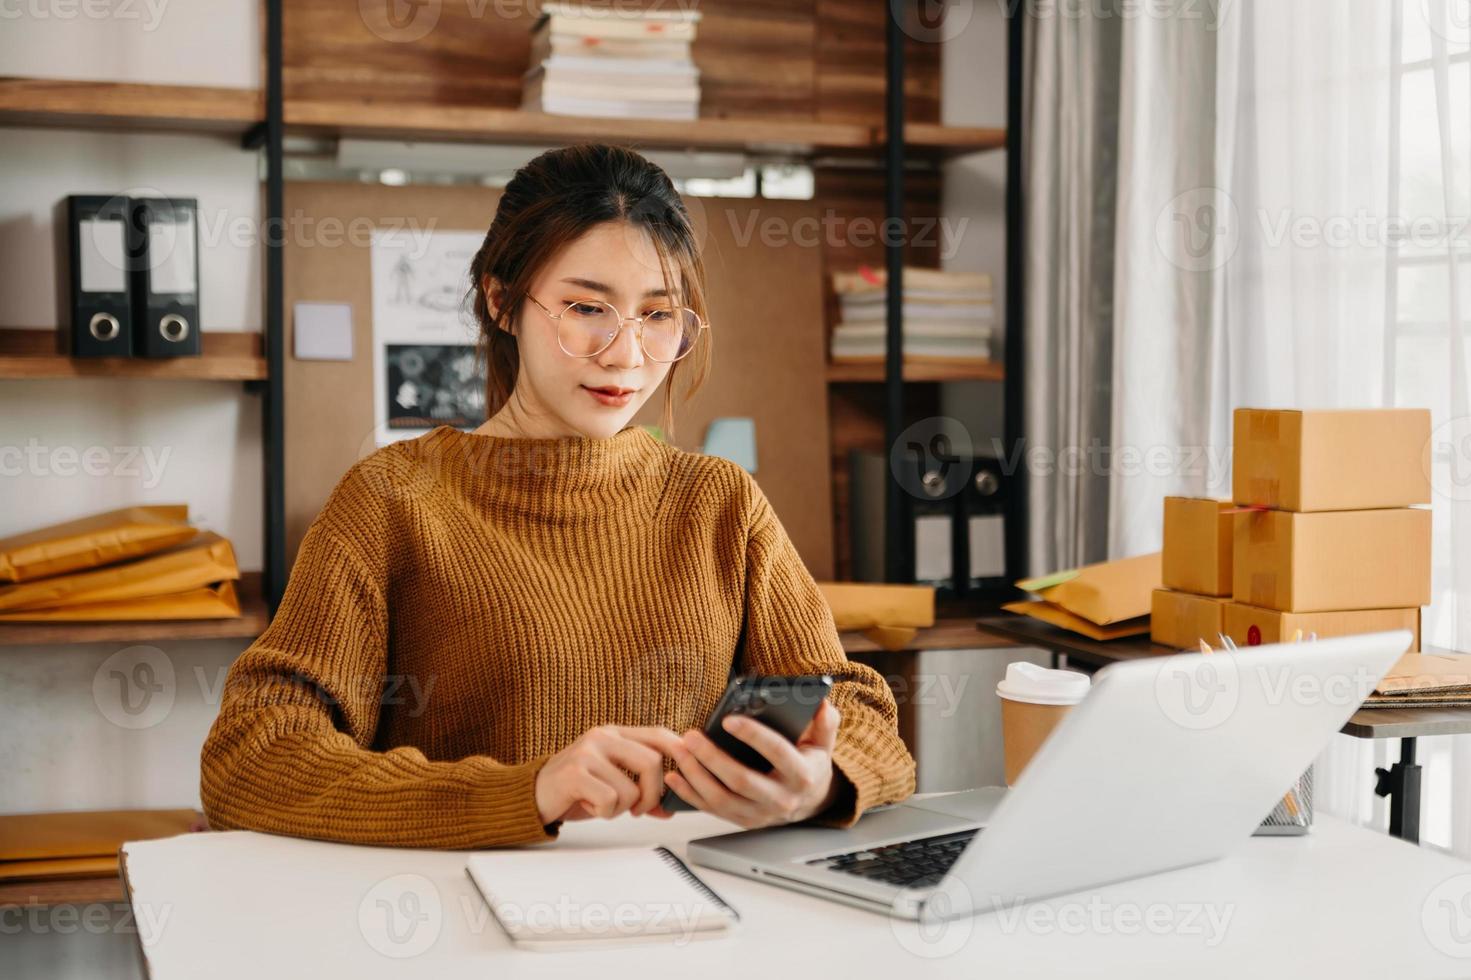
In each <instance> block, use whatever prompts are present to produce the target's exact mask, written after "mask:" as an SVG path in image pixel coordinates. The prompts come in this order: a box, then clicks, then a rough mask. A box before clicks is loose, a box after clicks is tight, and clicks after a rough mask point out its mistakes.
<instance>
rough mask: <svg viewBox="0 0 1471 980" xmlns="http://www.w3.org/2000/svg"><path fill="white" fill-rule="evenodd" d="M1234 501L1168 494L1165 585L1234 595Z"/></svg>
mask: <svg viewBox="0 0 1471 980" xmlns="http://www.w3.org/2000/svg"><path fill="white" fill-rule="evenodd" d="M1233 506H1235V505H1234V504H1232V503H1231V502H1229V501H1226V500H1210V499H1207V498H1203V497H1166V498H1165V542H1164V544H1165V547H1164V568H1163V577H1164V585H1165V588H1167V589H1175V590H1176V591H1179V592H1194V593H1195V594H1196V595H1214V596H1230V595H1231V528H1232V521H1231V517H1232V515H1231V514H1229V513H1226V511H1229V510H1230V509H1231V508H1232V507H1233Z"/></svg>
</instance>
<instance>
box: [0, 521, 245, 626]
mask: <svg viewBox="0 0 1471 980" xmlns="http://www.w3.org/2000/svg"><path fill="white" fill-rule="evenodd" d="M239 577H240V568H239V566H238V565H237V564H236V563H235V549H234V548H232V547H231V546H230V542H229V541H227V540H225V539H224V538H222V537H220V536H219V535H218V534H214V533H211V532H209V531H201V532H200V533H198V534H196V535H195V536H194V537H193V538H192V539H190V540H189V541H186V542H184V543H183V544H178V545H174V546H173V547H172V548H168V549H165V550H164V551H160V552H156V553H154V554H152V555H147V556H145V557H143V558H135V559H134V560H132V561H126V562H122V563H121V564H117V565H109V566H108V567H106V568H96V569H92V570H90V571H85V572H72V573H71V574H70V575H57V576H52V577H51V578H43V579H39V580H37V581H34V582H20V583H18V584H16V585H6V586H0V611H9V610H17V609H55V608H56V607H58V606H80V605H87V604H91V603H94V602H115V601H118V600H121V599H137V598H140V597H143V596H157V595H168V594H169V593H171V592H187V591H189V590H190V589H199V588H203V587H204V586H206V585H209V584H211V583H212V582H222V581H225V580H227V579H238V578H239Z"/></svg>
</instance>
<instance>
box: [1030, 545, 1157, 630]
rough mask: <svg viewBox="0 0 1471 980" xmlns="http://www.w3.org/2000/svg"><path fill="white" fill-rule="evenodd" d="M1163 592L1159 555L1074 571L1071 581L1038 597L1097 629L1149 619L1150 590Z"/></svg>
mask: <svg viewBox="0 0 1471 980" xmlns="http://www.w3.org/2000/svg"><path fill="white" fill-rule="evenodd" d="M1160 588H1164V575H1163V570H1162V564H1161V553H1160V552H1158V551H1156V552H1154V553H1152V554H1148V555H1136V556H1135V557H1133V558H1120V559H1118V560H1117V561H1105V562H1099V563H1098V564H1096V565H1085V566H1084V567H1082V568H1080V569H1078V574H1077V576H1076V577H1075V578H1072V579H1069V580H1068V581H1066V582H1063V583H1062V584H1061V585H1054V586H1053V587H1052V588H1050V589H1045V590H1043V591H1042V592H1040V593H1038V594H1039V595H1040V596H1041V597H1042V598H1043V599H1046V600H1047V601H1048V602H1051V603H1053V604H1054V605H1058V606H1061V607H1062V608H1064V609H1066V610H1067V611H1068V612H1070V613H1073V614H1074V615H1076V616H1081V617H1083V618H1084V619H1086V620H1088V621H1089V622H1091V623H1096V624H1097V625H1099V626H1108V625H1111V624H1113V623H1122V622H1124V621H1125V620H1130V619H1136V618H1138V617H1140V616H1148V615H1149V606H1150V602H1151V601H1152V599H1153V597H1154V590H1155V589H1160Z"/></svg>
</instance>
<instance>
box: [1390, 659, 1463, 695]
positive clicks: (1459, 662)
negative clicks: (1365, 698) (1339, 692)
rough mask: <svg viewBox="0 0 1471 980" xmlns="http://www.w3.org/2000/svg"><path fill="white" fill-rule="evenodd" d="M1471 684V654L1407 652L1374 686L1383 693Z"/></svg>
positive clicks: (1449, 689)
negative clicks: (1446, 654) (1447, 654)
mask: <svg viewBox="0 0 1471 980" xmlns="http://www.w3.org/2000/svg"><path fill="white" fill-rule="evenodd" d="M1459 688H1471V656H1445V655H1443V654H1432V653H1407V654H1405V655H1404V656H1402V657H1400V658H1399V660H1398V661H1397V662H1396V663H1395V665H1394V666H1393V667H1391V668H1390V669H1389V673H1387V674H1385V675H1384V677H1383V678H1381V679H1380V681H1379V683H1378V684H1376V685H1375V686H1374V690H1375V692H1377V693H1379V694H1397V693H1402V692H1403V693H1409V692H1429V691H1451V690H1457V689H1459Z"/></svg>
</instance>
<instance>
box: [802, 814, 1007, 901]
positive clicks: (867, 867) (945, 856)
mask: <svg viewBox="0 0 1471 980" xmlns="http://www.w3.org/2000/svg"><path fill="white" fill-rule="evenodd" d="M977 829H979V828H974V829H971V830H962V831H960V832H959V833H954V834H941V835H940V836H938V837H921V838H918V839H917V840H911V841H903V842H901V843H898V844H885V845H884V846H883V847H868V848H863V849H862V850H858V851H849V852H848V853H847V854H833V855H829V856H827V857H820V858H813V859H812V860H810V861H808V862H806V863H807V864H809V865H811V866H813V867H820V868H827V869H828V870H830V871H843V872H846V873H847V874H851V875H858V876H860V877H863V878H867V879H869V880H870V881H882V882H886V883H888V884H890V885H899V886H900V887H903V888H928V887H930V886H931V885H938V884H939V883H940V879H941V878H943V877H945V872H946V871H948V870H950V866H951V865H952V864H954V863H955V861H956V859H957V858H959V857H960V852H961V851H963V850H965V848H966V845H968V844H969V843H970V842H971V840H972V839H973V838H974V837H975V836H976V831H977Z"/></svg>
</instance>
